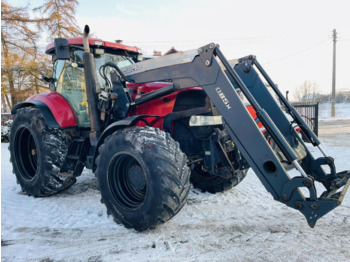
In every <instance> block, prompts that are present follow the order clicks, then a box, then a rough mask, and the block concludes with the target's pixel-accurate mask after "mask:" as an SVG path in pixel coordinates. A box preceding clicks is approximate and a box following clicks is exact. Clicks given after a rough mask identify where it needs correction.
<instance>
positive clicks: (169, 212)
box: [95, 127, 190, 231]
mask: <svg viewBox="0 0 350 262" xmlns="http://www.w3.org/2000/svg"><path fill="white" fill-rule="evenodd" d="M96 164H97V169H96V172H95V174H96V176H97V178H98V184H99V189H100V191H101V202H102V203H104V204H105V205H106V207H107V213H108V215H110V214H111V215H112V216H113V217H114V220H115V221H116V222H117V223H121V224H123V225H124V226H125V227H127V228H134V229H136V230H137V231H143V230H147V229H149V228H155V227H156V226H157V225H159V224H161V223H164V222H166V221H167V220H169V219H170V218H172V217H173V216H174V215H176V214H177V213H178V212H179V211H180V209H181V208H182V207H183V206H184V204H185V203H186V199H187V195H188V192H189V187H190V183H189V177H190V172H189V168H188V167H187V164H186V156H185V154H184V153H183V152H182V151H181V149H180V146H179V144H178V143H177V142H175V141H174V140H173V139H172V138H171V136H170V135H169V134H168V133H165V132H163V131H161V130H159V129H154V128H151V127H131V128H127V129H122V130H118V131H116V132H115V133H113V134H112V135H110V136H109V137H107V138H106V139H105V141H104V144H103V145H101V147H100V149H99V156H98V157H97V160H96Z"/></svg>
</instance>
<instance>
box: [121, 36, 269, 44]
mask: <svg viewBox="0 0 350 262" xmlns="http://www.w3.org/2000/svg"><path fill="white" fill-rule="evenodd" d="M270 38H273V37H271V36H251V37H250V36H248V37H230V38H215V37H213V39H215V40H216V41H217V42H220V41H259V40H262V39H270ZM210 41H212V40H208V39H194V40H175V41H172V40H159V41H154V40H150V41H132V40H127V42H129V43H133V44H174V43H175V44H181V43H195V42H210Z"/></svg>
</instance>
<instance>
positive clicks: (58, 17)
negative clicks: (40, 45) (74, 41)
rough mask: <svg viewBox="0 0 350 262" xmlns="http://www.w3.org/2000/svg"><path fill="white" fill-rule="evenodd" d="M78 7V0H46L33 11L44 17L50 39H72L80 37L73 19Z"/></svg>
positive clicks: (79, 31)
mask: <svg viewBox="0 0 350 262" xmlns="http://www.w3.org/2000/svg"><path fill="white" fill-rule="evenodd" d="M78 5H79V2H78V0H46V1H45V2H44V4H43V5H42V6H39V7H37V8H34V10H35V11H40V12H41V14H42V15H44V16H46V22H45V25H46V26H47V28H48V33H49V34H50V37H51V38H55V37H60V38H61V37H72V36H80V35H81V30H80V29H79V27H78V26H77V22H76V20H75V17H74V16H75V13H76V7H77V6H78Z"/></svg>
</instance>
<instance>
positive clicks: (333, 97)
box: [331, 29, 337, 117]
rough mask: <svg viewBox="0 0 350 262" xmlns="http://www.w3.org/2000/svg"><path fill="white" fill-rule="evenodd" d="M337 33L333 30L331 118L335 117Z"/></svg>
mask: <svg viewBox="0 0 350 262" xmlns="http://www.w3.org/2000/svg"><path fill="white" fill-rule="evenodd" d="M336 43H337V31H336V30H335V29H333V75H332V109H331V117H335V65H336Z"/></svg>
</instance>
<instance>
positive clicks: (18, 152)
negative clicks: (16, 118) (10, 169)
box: [14, 127, 38, 180]
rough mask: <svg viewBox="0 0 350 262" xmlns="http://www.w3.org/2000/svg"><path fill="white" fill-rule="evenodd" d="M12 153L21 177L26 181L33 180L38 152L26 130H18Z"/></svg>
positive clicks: (23, 128)
mask: <svg viewBox="0 0 350 262" xmlns="http://www.w3.org/2000/svg"><path fill="white" fill-rule="evenodd" d="M14 151H15V158H16V164H17V167H18V169H19V172H20V174H21V176H22V177H23V178H24V179H26V180H32V179H34V177H35V174H36V170H37V166H38V150H37V147H36V144H35V141H34V138H33V136H32V134H31V133H30V131H29V130H28V129H27V128H25V127H22V128H20V129H18V131H17V133H16V136H15V139H14Z"/></svg>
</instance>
